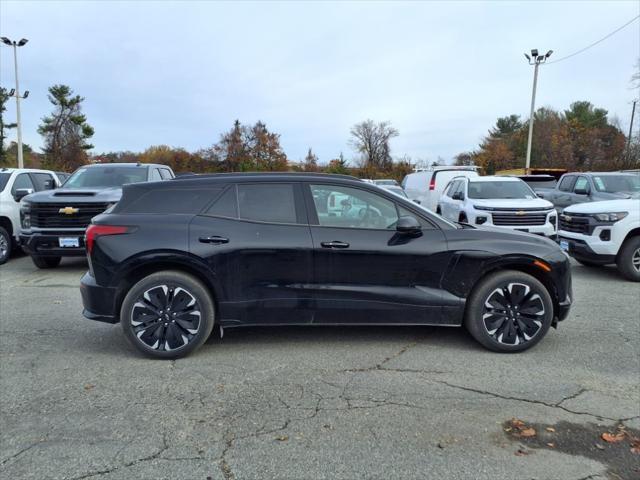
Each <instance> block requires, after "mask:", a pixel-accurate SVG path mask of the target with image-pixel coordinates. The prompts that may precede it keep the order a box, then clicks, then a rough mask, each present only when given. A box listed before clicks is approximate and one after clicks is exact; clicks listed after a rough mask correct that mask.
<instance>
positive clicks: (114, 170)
mask: <svg viewBox="0 0 640 480" xmlns="http://www.w3.org/2000/svg"><path fill="white" fill-rule="evenodd" d="M146 181H147V167H136V166H131V167H82V168H80V169H78V170H76V171H75V172H74V173H73V175H71V177H69V179H68V180H67V181H66V182H65V183H64V188H102V187H121V186H122V185H124V184H125V183H138V182H146Z"/></svg>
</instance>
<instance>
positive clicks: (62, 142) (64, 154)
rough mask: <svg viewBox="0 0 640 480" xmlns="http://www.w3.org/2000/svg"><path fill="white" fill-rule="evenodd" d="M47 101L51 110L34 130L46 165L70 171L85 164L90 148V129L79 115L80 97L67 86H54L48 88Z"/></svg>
mask: <svg viewBox="0 0 640 480" xmlns="http://www.w3.org/2000/svg"><path fill="white" fill-rule="evenodd" d="M49 101H50V102H51V103H52V104H53V106H54V111H53V113H52V114H51V115H50V116H47V117H44V118H43V119H42V124H41V125H40V126H39V127H38V133H39V134H40V135H42V136H43V137H44V149H43V151H44V154H45V163H46V166H48V167H49V168H52V169H58V170H64V171H73V170H75V169H76V168H77V167H79V166H80V165H83V164H85V163H87V150H90V149H91V148H93V145H91V144H90V143H88V142H87V140H88V139H90V138H91V137H92V136H93V134H94V130H93V127H91V125H89V124H88V123H87V118H86V116H85V115H83V114H82V106H81V104H82V102H83V101H84V98H83V97H81V96H80V95H73V90H71V88H69V87H68V86H67V85H54V86H52V87H50V88H49Z"/></svg>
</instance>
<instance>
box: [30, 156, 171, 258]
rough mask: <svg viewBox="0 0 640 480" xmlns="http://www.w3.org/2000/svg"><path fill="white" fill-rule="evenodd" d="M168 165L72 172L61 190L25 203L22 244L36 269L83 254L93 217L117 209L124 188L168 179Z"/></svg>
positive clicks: (86, 168) (100, 166)
mask: <svg viewBox="0 0 640 480" xmlns="http://www.w3.org/2000/svg"><path fill="white" fill-rule="evenodd" d="M173 177H174V174H173V171H172V170H171V169H170V168H169V167H167V166H166V165H154V164H141V163H103V164H94V165H86V166H84V167H80V168H79V169H78V170H76V171H75V172H74V173H73V175H71V176H70V177H69V178H68V179H67V180H66V181H65V183H64V185H63V186H62V187H61V188H58V189H55V190H47V191H44V192H39V193H34V194H32V195H29V196H27V197H25V198H24V200H23V201H22V204H21V209H20V221H21V224H22V229H21V235H20V243H21V244H22V248H23V249H24V250H25V251H26V252H27V253H28V254H29V255H30V256H31V259H32V260H33V263H34V264H35V265H36V266H37V267H38V268H52V267H56V266H57V265H58V264H59V263H60V259H61V257H63V256H74V255H85V248H84V232H85V229H86V228H87V225H89V222H91V219H92V218H93V217H95V216H96V215H99V214H100V213H102V212H104V211H105V210H106V209H107V208H109V207H111V206H112V205H115V203H116V202H118V200H120V197H121V196H122V186H123V185H124V184H126V183H136V182H154V181H160V180H169V179H172V178H173Z"/></svg>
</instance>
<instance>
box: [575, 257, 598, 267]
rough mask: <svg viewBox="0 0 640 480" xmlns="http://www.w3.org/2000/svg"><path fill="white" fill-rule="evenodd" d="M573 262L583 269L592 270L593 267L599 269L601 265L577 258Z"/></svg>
mask: <svg viewBox="0 0 640 480" xmlns="http://www.w3.org/2000/svg"><path fill="white" fill-rule="evenodd" d="M575 260H576V262H578V263H579V264H580V265H583V266H585V267H593V268H595V267H601V266H602V264H599V263H594V262H590V261H589V260H578V259H577V258H576V259H575Z"/></svg>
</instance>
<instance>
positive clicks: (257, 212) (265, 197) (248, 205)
mask: <svg viewBox="0 0 640 480" xmlns="http://www.w3.org/2000/svg"><path fill="white" fill-rule="evenodd" d="M238 207H239V210H240V212H239V213H240V218H241V219H244V220H257V221H260V222H269V223H298V221H297V215H296V203H295V195H294V191H293V185H292V184H278V183H264V184H249V185H238Z"/></svg>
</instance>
